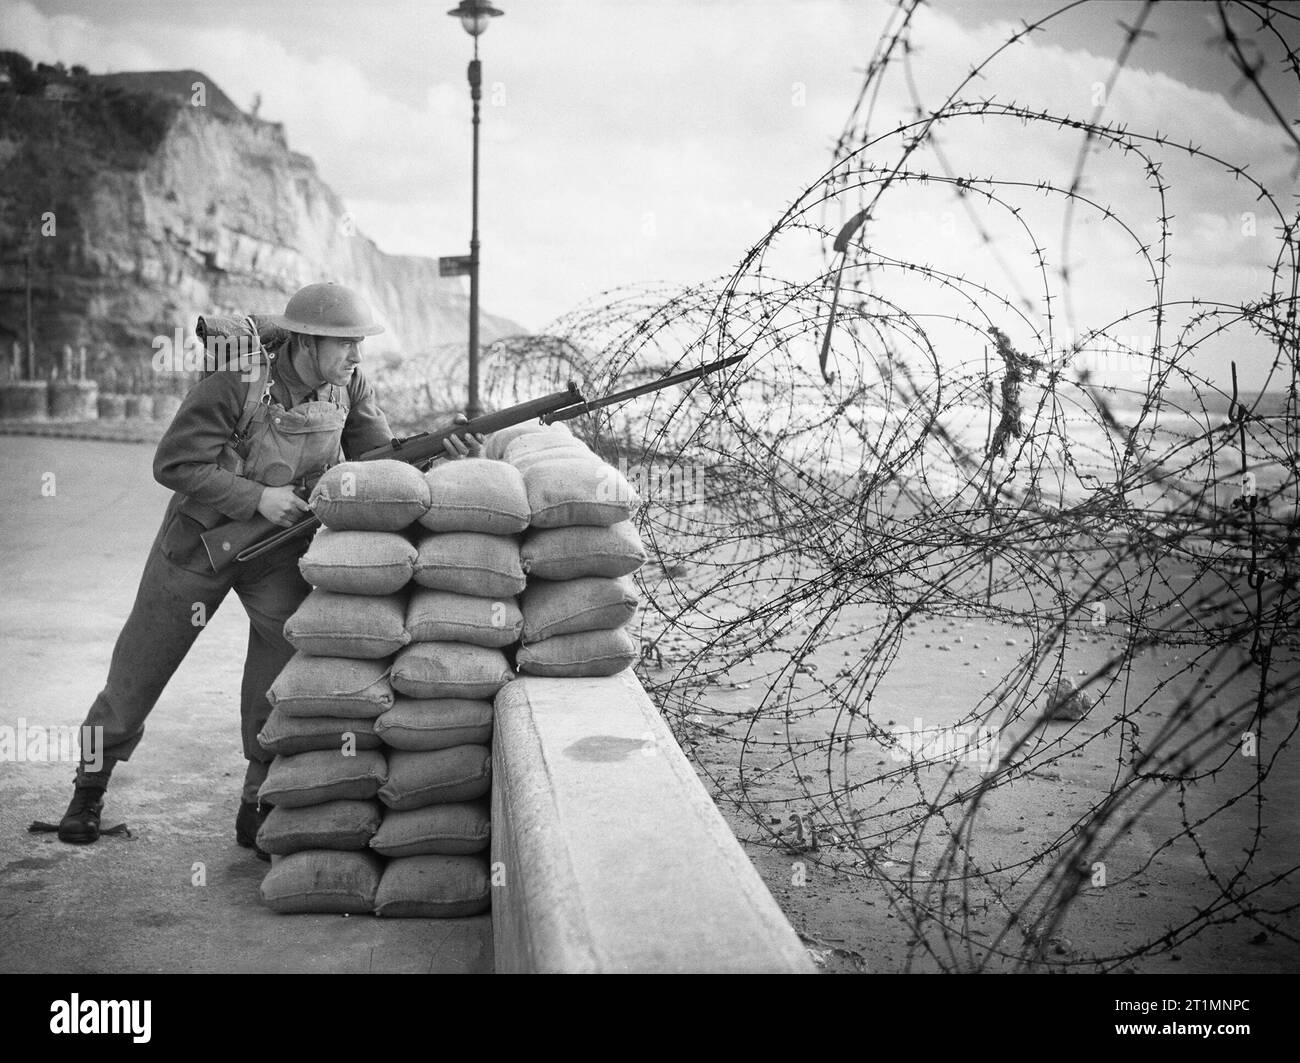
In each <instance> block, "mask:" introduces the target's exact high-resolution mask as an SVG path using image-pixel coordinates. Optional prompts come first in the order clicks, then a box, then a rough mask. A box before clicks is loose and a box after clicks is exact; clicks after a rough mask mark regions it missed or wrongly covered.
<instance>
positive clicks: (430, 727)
mask: <svg viewBox="0 0 1300 1063" xmlns="http://www.w3.org/2000/svg"><path fill="white" fill-rule="evenodd" d="M375 734H376V735H377V736H378V737H379V738H380V739H382V740H383V742H384V743H385V744H386V745H389V746H392V747H393V748H394V749H447V748H449V747H450V746H463V745H487V744H488V743H489V742H491V741H492V702H490V701H487V700H483V699H472V698H433V699H424V700H421V699H416V698H397V699H396V700H395V701H394V702H393V707H392V708H391V709H389V710H388V711H387V712H386V713H384V714H383V715H382V716H381V717H379V719H377V720H376V721H375Z"/></svg>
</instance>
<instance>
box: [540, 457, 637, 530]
mask: <svg viewBox="0 0 1300 1063" xmlns="http://www.w3.org/2000/svg"><path fill="white" fill-rule="evenodd" d="M523 475H524V486H525V488H527V490H528V508H529V509H530V510H531V511H532V520H531V522H530V523H531V526H532V527H534V528H565V527H569V526H570V525H574V524H596V525H601V526H608V525H610V524H617V523H618V522H619V521H624V520H627V519H628V518H629V517H630V516H631V515H632V510H633V509H635V508H636V506H637V504H638V503H639V502H640V501H641V499H640V497H639V496H638V495H637V493H636V491H635V490H633V488H632V485H631V484H629V483H628V482H627V477H625V476H624V475H623V474H622V473H621V472H619V471H618V470H617V469H616V468H614V466H612V465H609V464H607V463H606V462H603V461H591V460H588V459H586V458H569V457H562V458H553V459H548V460H546V461H538V462H537V463H536V464H535V465H529V466H528V468H527V470H526V471H525V472H524V474H523Z"/></svg>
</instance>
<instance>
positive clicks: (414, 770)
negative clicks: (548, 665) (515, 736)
mask: <svg viewBox="0 0 1300 1063" xmlns="http://www.w3.org/2000/svg"><path fill="white" fill-rule="evenodd" d="M462 464H469V463H467V462H449V463H446V464H444V465H443V466H440V467H439V468H440V469H444V470H445V469H450V468H452V467H454V466H458V465H462ZM437 479H438V471H437V470H435V472H431V473H430V474H429V479H426V477H425V476H424V475H423V474H421V473H420V472H419V471H418V470H416V469H415V468H413V467H412V466H409V465H406V464H404V463H402V462H397V461H374V462H356V463H345V464H342V465H339V466H336V467H335V468H333V469H331V470H329V471H328V472H327V473H326V474H325V475H324V476H323V477H322V478H321V480H320V482H319V483H318V484H317V486H316V489H315V491H314V492H313V494H312V499H311V502H312V508H313V510H314V511H315V512H316V515H317V516H318V517H320V519H321V522H322V524H323V525H324V528H323V529H322V530H321V531H320V532H319V533H318V534H317V536H316V538H315V539H314V540H313V541H312V544H311V546H310V548H309V549H308V551H307V553H306V554H305V555H304V556H303V558H302V559H301V561H300V562H299V567H300V569H301V571H302V573H303V576H304V578H305V579H306V580H307V581H308V582H309V583H311V584H312V586H313V588H314V589H313V590H312V592H311V594H309V595H308V597H307V598H306V599H305V600H304V602H303V604H302V606H301V607H300V608H299V610H298V611H297V612H296V613H294V615H293V616H292V617H290V618H289V621H288V622H287V623H286V624H285V637H286V638H287V639H288V640H289V641H290V643H291V644H292V645H293V646H294V648H295V649H296V650H297V651H298V653H297V654H296V655H295V657H294V658H293V659H292V660H291V661H290V662H289V665H288V666H287V667H286V668H285V669H284V671H283V672H282V673H281V674H280V676H279V677H278V678H277V679H276V681H275V684H274V685H273V686H272V688H271V690H270V692H269V694H268V696H269V698H270V700H271V702H272V704H273V707H274V708H273V712H272V715H271V718H270V720H268V722H267V725H266V728H265V729H264V730H263V732H262V735H261V736H259V737H260V740H261V741H262V744H263V746H264V747H265V748H267V749H268V750H271V751H273V752H275V753H276V754H277V756H276V760H275V762H274V763H273V764H272V766H271V770H270V772H269V773H268V776H267V780H266V783H265V784H264V785H263V787H262V790H261V797H262V799H263V800H265V801H267V802H269V803H271V804H273V805H275V808H274V809H273V810H272V812H271V814H270V815H269V816H268V817H267V820H266V822H265V824H263V827H262V830H261V831H260V832H259V834H258V843H259V844H260V845H261V846H262V848H264V849H266V850H267V851H268V852H270V853H271V854H272V866H271V871H270V872H269V873H268V875H267V876H266V879H265V881H264V882H263V884H262V896H263V899H264V900H265V901H266V903H267V904H268V905H269V906H270V907H272V908H274V909H276V910H277V911H282V912H308V911H311V912H322V911H324V912H371V911H373V912H375V913H376V914H379V915H385V916H459V915H469V914H474V913H477V912H481V911H483V910H484V909H485V908H486V907H487V906H488V903H489V891H488V881H487V866H486V857H485V855H483V853H484V850H486V848H487V844H488V837H489V825H488V816H487V805H486V802H485V800H484V798H485V796H486V795H487V793H488V788H489V787H490V784H491V778H490V764H491V757H490V745H489V743H490V741H491V732H492V715H491V713H492V706H491V698H492V697H493V696H494V695H495V693H496V691H497V689H498V688H499V687H500V686H502V685H503V684H504V683H505V682H506V681H508V679H509V678H510V671H509V668H508V665H507V663H506V659H505V655H504V653H503V652H502V651H501V649H500V648H499V647H500V645H502V644H503V643H501V642H500V641H497V642H496V646H495V647H494V648H489V647H488V645H487V642H485V639H487V636H486V635H485V634H484V631H483V629H486V630H488V631H491V632H492V637H493V638H494V639H496V640H500V639H501V638H503V637H504V638H505V639H506V641H507V642H510V641H513V639H514V638H515V637H517V631H516V632H515V633H513V634H512V633H511V632H510V629H509V615H508V613H507V612H505V611H503V610H496V611H494V610H493V609H492V608H491V603H489V606H488V608H486V609H483V608H478V607H477V605H476V606H475V607H472V608H468V609H467V608H466V607H465V606H464V603H460V602H457V601H449V600H448V599H447V597H445V596H444V597H437V596H436V595H437V592H436V591H434V590H431V589H426V585H423V584H422V585H420V586H412V585H411V580H412V577H415V578H417V579H419V578H420V576H421V573H423V572H424V571H425V570H427V569H429V568H430V567H431V565H432V562H431V561H430V560H429V558H425V559H424V561H422V557H424V554H423V551H422V549H421V548H422V547H423V542H422V541H421V547H420V548H418V547H417V545H416V540H417V538H418V539H420V540H423V539H426V538H428V537H429V532H428V531H427V530H426V529H427V528H428V527H429V524H428V523H427V522H428V521H429V519H430V516H429V515H430V504H431V502H432V501H433V490H432V487H431V482H432V481H435V480H437ZM470 494H471V496H472V497H471V498H470V499H469V501H468V502H467V503H466V504H467V505H471V508H472V504H473V503H476V502H481V501H483V497H482V496H483V495H484V493H483V492H478V493H477V495H475V493H474V492H471V493H470ZM487 495H488V496H491V492H488V493H487ZM491 501H492V498H491V497H488V498H487V502H486V503H485V504H486V505H487V506H488V507H489V508H490V504H491ZM417 521H418V522H421V523H420V524H417V523H416V522H417ZM433 521H434V526H437V525H438V518H437V517H436V516H435V517H434V518H433ZM453 545H454V544H453ZM515 552H516V554H517V546H516V548H515ZM430 556H431V557H432V556H442V555H441V554H439V553H438V551H437V550H434V551H432V553H431V555H430ZM461 560H463V559H462V558H461V556H460V555H459V554H456V556H455V558H454V562H455V563H456V564H459V563H460V561H461ZM516 564H517V561H516ZM520 582H521V583H522V577H521V580H520ZM515 593H517V591H516V592H515ZM429 594H434V595H435V597H434V598H433V599H432V600H430V598H428V597H427V595H429ZM452 597H453V598H454V597H455V596H454V595H453V596H452ZM510 604H511V605H514V603H513V596H512V597H511V602H510ZM458 606H459V607H460V612H457V607H458ZM514 609H515V612H516V614H517V612H518V607H517V605H514ZM462 614H467V615H462ZM499 618H500V623H501V625H503V626H504V630H498V629H497V628H496V627H494V622H496V621H498V619H499ZM457 620H460V621H462V622H461V623H459V624H458V623H457ZM467 631H468V632H472V633H474V634H475V635H476V638H475V640H474V641H469V642H464V641H462V640H461V636H463V635H464V634H465V633H466V632H467ZM488 641H491V640H488ZM483 655H487V657H488V659H484V656H483ZM434 806H436V807H434Z"/></svg>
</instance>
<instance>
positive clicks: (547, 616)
mask: <svg viewBox="0 0 1300 1063" xmlns="http://www.w3.org/2000/svg"><path fill="white" fill-rule="evenodd" d="M640 602H641V598H640V595H638V594H637V592H636V586H635V585H634V584H633V583H632V580H631V579H630V578H629V577H627V576H620V577H618V578H616V579H606V578H605V577H603V576H583V577H581V578H579V579H571V580H565V581H563V582H561V583H552V582H550V581H548V580H532V581H531V582H530V583H529V584H528V587H527V589H526V590H525V591H524V596H523V599H522V600H521V601H520V609H521V610H522V612H523V615H524V631H523V641H524V642H525V643H529V642H540V641H541V640H542V639H548V638H553V637H555V636H556V635H571V634H574V633H575V632H578V631H597V630H603V629H606V628H613V627H622V626H623V625H624V624H626V623H628V622H629V621H630V620H631V619H632V617H633V616H635V615H636V610H637V606H638V605H639V604H640Z"/></svg>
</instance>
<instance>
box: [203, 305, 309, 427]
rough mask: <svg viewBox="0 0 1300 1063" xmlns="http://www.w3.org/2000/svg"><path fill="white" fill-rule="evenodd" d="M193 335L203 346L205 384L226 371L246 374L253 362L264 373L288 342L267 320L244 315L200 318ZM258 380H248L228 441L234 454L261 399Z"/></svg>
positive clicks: (252, 377)
mask: <svg viewBox="0 0 1300 1063" xmlns="http://www.w3.org/2000/svg"><path fill="white" fill-rule="evenodd" d="M194 335H195V336H197V337H198V340H199V342H200V343H201V344H202V345H203V365H202V367H201V374H202V375H201V376H200V379H201V380H206V379H207V378H208V377H210V376H211V375H212V374H213V373H220V372H225V371H228V370H230V369H239V370H240V371H244V370H247V369H248V368H250V367H251V364H252V361H253V360H258V361H260V362H261V364H262V370H263V373H264V372H265V370H266V368H267V367H269V365H270V362H271V359H272V357H274V355H275V353H276V352H278V351H279V350H280V348H282V347H283V346H284V345H285V344H286V343H288V342H289V333H288V332H286V331H285V330H284V329H282V328H280V326H278V325H273V324H271V321H270V319H269V318H267V317H265V316H262V315H255V314H248V315H246V316H245V317H242V318H239V317H217V316H209V317H203V316H200V317H199V319H198V321H197V322H196V323H195V326H194ZM232 355H233V356H234V359H235V364H234V365H232V364H231V357H232ZM245 359H247V360H245ZM261 379H262V373H258V374H257V375H256V376H255V375H252V374H249V376H248V389H247V391H246V392H245V393H244V408H243V410H242V411H241V413H240V415H239V420H238V422H236V424H235V431H234V433H233V434H232V436H231V438H230V444H231V446H232V447H234V448H235V449H236V450H237V451H238V449H239V447H240V446H241V445H242V444H243V443H244V439H245V435H244V434H245V433H246V432H247V431H248V426H249V424H250V423H251V422H252V420H253V415H254V414H255V413H256V412H257V407H258V404H259V403H260V402H261V401H262V399H263V398H264V395H263V391H262V389H260V388H259V387H258V382H259V380H261Z"/></svg>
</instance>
